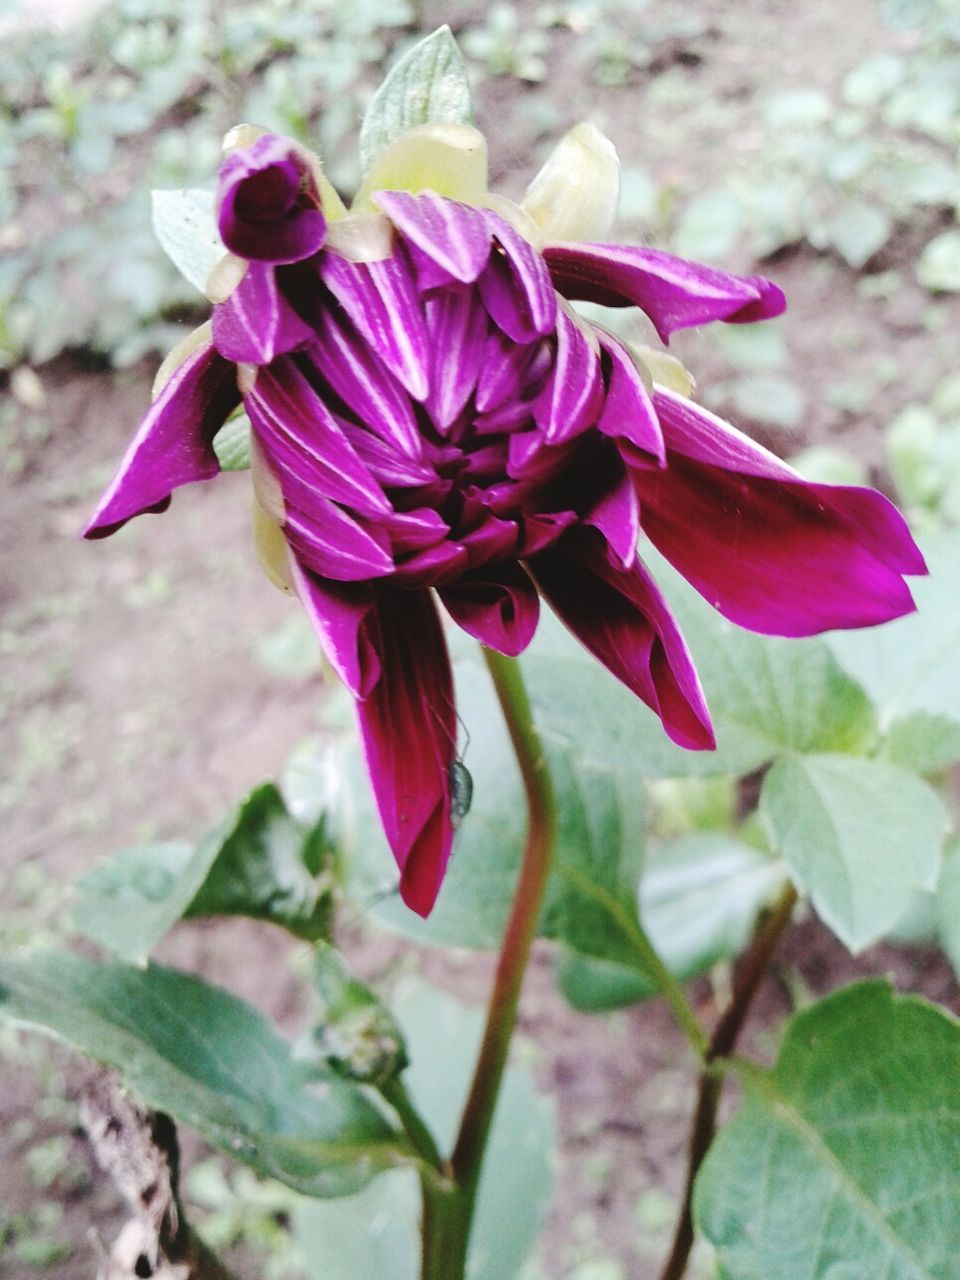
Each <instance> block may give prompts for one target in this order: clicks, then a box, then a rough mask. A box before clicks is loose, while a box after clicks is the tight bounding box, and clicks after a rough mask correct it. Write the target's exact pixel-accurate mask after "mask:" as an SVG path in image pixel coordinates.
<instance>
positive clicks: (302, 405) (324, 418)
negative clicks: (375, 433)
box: [246, 358, 391, 515]
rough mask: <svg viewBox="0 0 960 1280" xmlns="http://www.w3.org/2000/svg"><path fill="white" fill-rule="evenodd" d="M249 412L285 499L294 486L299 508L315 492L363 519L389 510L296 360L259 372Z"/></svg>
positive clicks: (368, 472) (387, 502) (380, 490)
mask: <svg viewBox="0 0 960 1280" xmlns="http://www.w3.org/2000/svg"><path fill="white" fill-rule="evenodd" d="M246 408H247V412H248V413H249V414H250V420H251V422H252V423H253V426H254V428H255V429H256V432H257V435H258V437H259V439H260V441H261V444H262V445H263V449H264V453H265V454H266V456H267V458H268V459H269V460H270V462H271V465H272V469H273V471H274V472H275V474H276V476H277V478H278V479H279V481H280V487H281V489H282V490H283V492H284V494H285V495H287V494H288V492H290V495H291V496H292V497H293V494H294V491H293V490H291V484H293V483H298V484H299V488H298V489H297V490H296V494H297V495H299V497H300V501H301V505H306V504H307V502H308V495H309V493H310V492H315V493H319V494H322V495H323V496H324V497H326V498H332V499H333V500H334V501H335V502H345V503H347V504H349V506H350V507H352V508H353V509H354V510H356V511H357V512H359V513H360V514H362V515H375V514H377V513H380V514H383V513H385V512H389V511H390V510H391V506H390V503H389V501H388V500H387V496H386V494H385V493H384V492H383V490H382V489H381V488H380V486H379V484H377V482H376V481H375V480H374V478H373V477H372V475H371V474H370V471H369V470H368V469H367V467H366V466H364V464H363V462H362V461H361V459H360V458H359V457H358V456H357V453H356V450H355V449H354V448H353V446H352V445H351V444H350V443H349V441H348V440H347V438H346V436H345V435H344V433H343V431H342V429H341V427H340V425H339V424H338V422H337V420H336V418H335V417H334V416H333V414H332V413H331V412H330V411H329V409H327V407H326V405H325V404H324V403H323V401H322V400H321V399H320V397H319V396H318V395H317V393H316V392H315V391H314V390H313V388H312V387H311V386H310V384H309V382H308V381H307V379H306V378H305V377H304V376H303V374H302V373H301V372H300V370H299V369H298V368H297V366H296V365H295V364H294V363H293V361H292V360H290V359H288V358H283V359H281V360H278V361H277V363H276V364H275V365H274V366H273V367H272V368H269V369H262V370H261V371H260V373H259V375H258V376H257V379H256V381H255V383H254V385H253V389H252V390H251V391H250V392H248V394H247V397H246ZM294 500H295V501H296V500H297V499H296V497H294Z"/></svg>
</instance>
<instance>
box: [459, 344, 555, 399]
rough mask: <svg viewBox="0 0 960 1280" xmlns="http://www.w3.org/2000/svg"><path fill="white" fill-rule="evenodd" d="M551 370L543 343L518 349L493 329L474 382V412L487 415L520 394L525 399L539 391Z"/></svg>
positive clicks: (548, 356)
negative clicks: (475, 388)
mask: <svg viewBox="0 0 960 1280" xmlns="http://www.w3.org/2000/svg"><path fill="white" fill-rule="evenodd" d="M551 366H552V357H551V352H550V350H549V347H548V344H547V343H537V344H536V345H530V346H518V345H517V344H516V343H515V342H512V341H511V340H510V339H509V338H507V336H506V334H503V333H501V332H500V331H499V330H498V329H493V330H492V331H491V333H490V336H489V338H488V340H487V345H486V348H485V350H484V353H483V363H482V365H481V366H480V376H479V378H478V380H477V409H478V410H479V411H480V413H483V414H486V413H490V412H491V411H492V410H494V409H498V408H499V407H500V406H501V405H503V404H505V403H514V402H515V401H516V400H517V399H518V398H519V397H520V395H521V392H523V393H524V394H525V395H526V396H527V397H528V398H529V397H530V396H531V395H533V394H535V393H536V391H538V390H539V384H541V383H542V382H543V381H544V380H545V379H546V377H547V375H548V374H549V372H550V369H551Z"/></svg>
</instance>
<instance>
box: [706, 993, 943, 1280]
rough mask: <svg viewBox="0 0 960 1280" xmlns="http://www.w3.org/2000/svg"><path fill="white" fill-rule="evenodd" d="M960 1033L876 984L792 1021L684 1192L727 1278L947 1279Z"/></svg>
mask: <svg viewBox="0 0 960 1280" xmlns="http://www.w3.org/2000/svg"><path fill="white" fill-rule="evenodd" d="M958 1065H960V1025H958V1023H957V1022H956V1020H955V1019H953V1018H951V1017H949V1016H948V1015H947V1014H945V1013H944V1012H943V1011H941V1010H939V1009H937V1008H935V1007H934V1006H932V1005H929V1004H927V1003H925V1002H924V1001H923V1000H920V999H918V998H917V997H915V996H904V997H901V996H896V995H894V993H893V991H892V990H891V989H890V987H889V986H888V984H887V983H886V982H883V981H869V982H862V983H858V984H856V985H855V986H852V987H847V988H845V989H844V990H842V991H839V992H837V993H836V994H834V995H832V996H829V997H828V998H827V999H826V1000H823V1001H821V1002H820V1003H819V1004H816V1005H814V1006H813V1007H812V1008H810V1009H807V1010H805V1011H804V1012H803V1013H801V1014H798V1015H797V1016H796V1017H794V1018H793V1019H792V1020H791V1022H790V1023H789V1026H788V1030H787V1034H786V1038H785V1040H784V1043H783V1047H782V1049H781V1052H780V1056H779V1058H778V1060H777V1065H776V1067H775V1068H774V1070H773V1071H772V1072H769V1073H767V1072H764V1071H761V1070H759V1069H758V1068H756V1067H753V1066H751V1065H749V1064H744V1066H743V1068H742V1069H741V1071H740V1072H739V1074H740V1077H741V1079H742V1081H743V1084H744V1088H745V1092H746V1098H745V1102H744V1104H743V1106H742V1107H741V1109H740V1111H739V1112H738V1114H737V1115H736V1116H735V1118H734V1119H733V1121H732V1122H731V1123H730V1124H729V1125H728V1126H727V1127H726V1129H724V1130H723V1131H722V1132H721V1133H720V1135H719V1137H718V1138H717V1140H716V1141H715V1142H714V1144H713V1146H712V1147H711V1149H710V1153H709V1154H708V1156H707V1159H706V1162H705V1163H704V1165H703V1167H702V1169H701V1171H700V1175H699V1177H698V1178H697V1183H696V1188H695V1198H694V1215H695V1220H696V1224H697V1227H698V1229H699V1230H700V1231H701V1232H702V1233H703V1235H705V1236H706V1238H707V1240H709V1241H710V1242H711V1243H712V1244H713V1245H714V1246H715V1247H716V1249H717V1250H718V1253H719V1259H720V1263H721V1266H722V1269H723V1271H724V1273H725V1274H726V1275H729V1277H730V1280H841V1277H843V1280H861V1277H862V1278H863V1280H866V1277H868V1276H869V1277H878V1278H879V1277H881V1276H882V1277H884V1280H953V1277H954V1276H955V1275H956V1260H957V1257H958V1256H960V1180H958V1179H957V1150H958V1146H960V1071H958V1069H957V1068H958Z"/></svg>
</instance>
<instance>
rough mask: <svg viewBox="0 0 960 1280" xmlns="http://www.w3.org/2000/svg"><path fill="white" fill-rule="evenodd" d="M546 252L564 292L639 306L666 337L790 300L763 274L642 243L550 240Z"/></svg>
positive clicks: (743, 318)
mask: <svg viewBox="0 0 960 1280" xmlns="http://www.w3.org/2000/svg"><path fill="white" fill-rule="evenodd" d="M543 256H544V258H545V260H546V263H547V266H548V267H549V268H550V274H551V276H552V277H553V284H554V287H555V288H556V289H557V290H558V291H559V292H560V293H562V294H563V296H564V297H565V298H580V299H583V300H585V301H589V302H598V303H600V304H601V305H603V306H607V307H627V306H635V307H639V308H640V309H641V311H644V312H646V314H647V315H648V316H649V317H650V319H651V320H652V321H653V326H654V328H655V329H656V331H657V333H658V334H659V335H660V337H661V339H662V340H663V341H664V342H667V341H668V340H669V337H670V334H671V333H673V331H674V330H675V329H685V328H689V327H690V326H691V325H698V324H707V323H708V322H709V321H711V320H726V321H727V322H728V323H736V324H746V323H750V322H752V321H754V320H766V319H768V318H769V317H771V316H778V315H780V313H781V312H782V311H783V309H784V307H785V306H786V302H785V300H784V296H783V293H782V292H781V290H780V289H779V288H778V287H777V286H776V285H775V284H773V283H772V282H771V281H770V280H765V279H764V278H763V277H762V276H751V277H749V278H746V277H741V276H734V275H729V274H728V273H727V272H725V271H717V270H716V269H715V268H713V267H705V266H702V265H700V264H699V263H696V262H688V261H687V260H686V259H685V258H676V257H674V256H673V254H670V253H659V252H658V251H657V250H656V249H646V248H643V247H641V246H639V245H616V244H548V245H547V246H546V248H545V249H544V251H543Z"/></svg>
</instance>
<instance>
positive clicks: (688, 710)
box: [530, 529, 716, 751]
mask: <svg viewBox="0 0 960 1280" xmlns="http://www.w3.org/2000/svg"><path fill="white" fill-rule="evenodd" d="M530 568H531V570H532V572H533V576H534V578H535V580H536V582H537V585H538V586H539V587H540V591H541V593H542V594H543V596H544V598H545V599H546V600H547V601H548V602H549V603H550V605H551V607H552V608H553V610H554V612H555V613H556V614H557V616H558V617H559V618H560V620H561V621H562V622H563V624H564V625H565V626H566V627H567V628H568V629H569V630H570V631H572V632H573V634H574V635H575V636H576V637H577V639H578V640H579V641H580V642H581V644H583V645H585V646H586V648H587V649H589V650H590V652H591V653H592V654H593V655H594V657H595V658H598V659H599V660H600V662H602V663H603V665H604V666H605V667H607V669H608V670H609V671H611V672H612V673H613V674H614V675H615V676H616V677H617V679H618V680H622V681H623V683H624V684H625V685H626V686H627V688H628V689H630V690H632V692H633V693H635V694H636V695H637V697H638V698H640V699H642V701H643V702H645V703H646V704H647V706H648V707H650V708H651V710H653V711H654V712H656V714H657V715H658V716H659V717H660V719H661V721H662V722H663V727H664V729H666V731H667V733H668V734H669V736H670V737H671V738H672V739H673V741H674V742H676V743H679V745H680V746H681V747H687V748H689V749H690V750H694V751H696V750H700V751H704V750H711V749H712V748H713V747H714V746H715V745H716V742H715V739H714V736H713V728H712V726H711V723H710V713H709V711H708V710H707V704H706V701H705V700H704V696H703V690H702V689H701V687H700V680H699V678H698V676H697V672H696V669H695V668H694V665H693V659H692V658H691V656H690V651H689V650H688V649H687V646H686V642H685V641H684V639H683V636H682V635H681V634H680V629H679V627H678V626H677V624H676V621H675V620H674V617H673V615H672V614H671V612H670V610H669V608H668V606H667V603H666V601H665V600H664V598H663V596H662V595H661V594H660V591H659V589H658V587H657V585H656V583H655V582H654V581H653V578H652V577H651V576H650V574H649V573H648V572H647V570H646V568H645V567H644V565H642V564H641V563H640V561H639V560H638V561H636V562H635V564H634V565H633V567H632V568H631V569H629V570H626V569H618V568H617V567H615V566H614V565H612V564H611V563H610V561H609V560H608V558H607V556H606V554H605V553H604V551H603V544H602V542H601V541H600V539H599V537H598V536H597V535H596V534H594V533H591V532H590V531H589V530H579V529H574V530H572V531H571V532H570V533H568V534H567V535H566V536H565V537H564V538H563V540H562V542H560V543H559V544H558V545H557V546H555V547H552V548H551V549H550V550H548V551H543V552H541V553H540V554H539V555H538V556H536V557H535V558H534V559H533V560H532V561H531V564H530Z"/></svg>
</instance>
